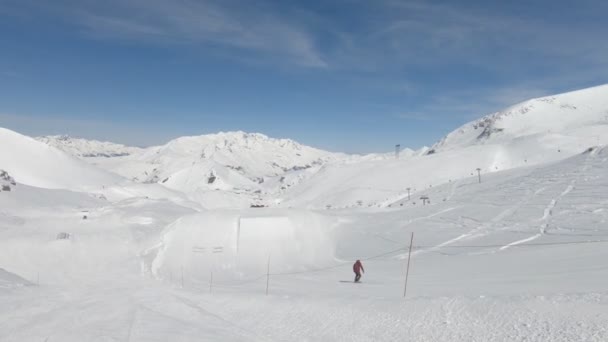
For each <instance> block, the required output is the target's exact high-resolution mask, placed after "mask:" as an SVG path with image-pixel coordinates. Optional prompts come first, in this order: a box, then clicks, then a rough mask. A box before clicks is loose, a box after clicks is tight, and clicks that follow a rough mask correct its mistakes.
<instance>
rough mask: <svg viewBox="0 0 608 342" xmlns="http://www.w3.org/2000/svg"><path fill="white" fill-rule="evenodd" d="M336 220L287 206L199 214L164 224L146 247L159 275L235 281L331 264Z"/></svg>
mask: <svg viewBox="0 0 608 342" xmlns="http://www.w3.org/2000/svg"><path fill="white" fill-rule="evenodd" d="M335 222H336V220H335V218H332V217H328V216H324V215H321V214H319V213H315V212H310V211H302V210H291V209H289V210H287V209H251V210H247V211H213V212H203V213H198V214H194V215H190V216H185V217H182V218H180V219H178V220H177V221H176V222H174V223H172V224H171V225H169V226H168V227H167V228H165V230H164V232H163V234H162V235H161V241H160V243H159V244H158V245H157V246H155V247H154V248H152V249H151V250H150V251H148V254H149V255H151V257H150V258H149V260H151V264H150V271H151V272H152V274H153V275H154V276H155V277H157V278H160V279H169V278H174V279H177V277H178V276H180V274H181V272H182V271H183V272H184V274H185V275H186V277H188V278H194V279H201V280H202V279H208V278H209V277H210V274H211V272H213V277H214V279H216V280H219V281H221V280H222V279H224V280H235V279H243V278H247V277H254V276H258V275H263V274H265V273H266V269H267V263H268V258H269V257H270V265H271V266H270V267H271V273H281V272H292V271H304V270H307V269H311V268H314V267H319V266H326V265H328V264H331V263H333V262H334V260H335V259H334V247H335V243H334V239H333V233H332V232H333V229H332V228H333V226H334V224H335Z"/></svg>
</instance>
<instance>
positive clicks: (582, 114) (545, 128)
mask: <svg viewBox="0 0 608 342" xmlns="http://www.w3.org/2000/svg"><path fill="white" fill-rule="evenodd" d="M607 126H608V85H602V86H597V87H593V88H588V89H583V90H578V91H573V92H569V93H565V94H560V95H554V96H547V97H542V98H537V99H532V100H528V101H525V102H522V103H519V104H516V105H514V106H511V107H509V108H507V109H505V110H503V111H500V112H497V113H493V114H490V115H488V116H485V117H483V118H481V119H479V120H475V121H473V122H469V123H467V124H465V125H463V126H462V127H460V128H458V129H456V130H455V131H453V132H452V133H450V134H448V135H447V136H446V137H444V138H443V139H442V140H441V141H439V142H438V143H437V144H435V145H434V146H433V147H432V148H433V149H434V150H435V151H436V152H440V151H445V150H450V149H455V148H463V147H467V146H471V145H481V144H507V145H515V144H517V143H518V141H520V140H522V139H527V140H530V141H533V142H535V143H536V144H539V145H552V146H553V148H554V149H555V150H557V149H561V150H563V151H565V152H572V151H579V150H580V148H581V147H582V146H586V145H599V144H601V143H603V144H605V143H606V142H607V141H608V136H607V135H606V127H607ZM532 147H533V146H532Z"/></svg>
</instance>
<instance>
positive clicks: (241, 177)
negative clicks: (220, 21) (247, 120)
mask: <svg viewBox="0 0 608 342" xmlns="http://www.w3.org/2000/svg"><path fill="white" fill-rule="evenodd" d="M606 113H608V86H600V87H594V88H590V89H583V90H580V91H576V92H571V93H567V94H561V95H555V96H549V97H545V98H540V99H534V100H530V101H525V102H523V103H521V104H518V105H515V106H512V107H509V108H507V109H505V110H504V111H500V112H498V113H494V114H491V115H489V116H486V117H483V118H481V119H479V120H475V121H472V122H471V123H468V124H465V125H463V126H462V127H460V128H458V129H456V130H455V131H453V132H451V133H449V134H447V135H446V137H445V138H444V139H441V140H440V141H439V142H437V143H436V144H434V145H433V146H431V147H427V148H421V149H419V150H417V151H412V150H408V149H401V150H400V154H399V159H396V158H395V154H394V152H391V153H386V154H374V155H366V156H360V155H346V154H339V153H330V152H325V151H321V150H317V149H313V148H308V147H306V146H304V145H300V144H298V143H296V142H293V141H291V140H285V139H273V138H269V137H266V136H263V135H259V134H249V133H243V132H231V133H219V134H214V135H210V136H199V137H185V138H178V139H175V140H174V141H172V142H170V143H168V144H166V145H163V146H156V147H149V148H129V147H127V146H122V145H118V144H112V143H102V142H99V141H88V140H84V139H77V138H68V137H55V138H53V137H48V138H41V139H40V140H36V139H32V138H29V137H26V136H24V135H21V134H19V133H16V132H13V131H10V130H8V129H0V170H2V171H0V186H9V187H10V188H11V189H10V191H0V341H28V342H29V341H48V342H52V341H65V342H72V341H78V342H80V341H131V342H133V341H402V340H412V341H425V342H426V341H429V342H430V341H555V342H561V341H563V342H566V341H568V342H569V341H593V342H596V341H597V342H603V341H608V329H607V328H606V327H608V290H607V288H606V284H607V283H608V263H607V260H608V147H606V144H607V143H608V119H607V118H608V116H607V114H606ZM70 141H73V143H70ZM49 145H51V146H49ZM431 150H433V151H434V153H429V152H430V151H431ZM211 176H213V177H214V179H213V182H210V178H211ZM422 197H424V198H426V199H428V201H427V200H424V202H425V203H424V205H423V202H422V201H423V200H422V199H421V198H422ZM252 206H259V207H252ZM85 216H86V220H85V219H83V218H84V217H85ZM412 237H413V243H411V241H412ZM410 247H411V249H410ZM355 260H361V262H362V263H363V265H364V268H365V273H364V274H362V278H361V283H359V284H357V285H352V282H353V279H354V274H353V264H354V262H355ZM406 279H407V288H406V287H405V285H406ZM404 292H405V296H404Z"/></svg>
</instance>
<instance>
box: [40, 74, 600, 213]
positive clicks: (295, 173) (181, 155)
mask: <svg viewBox="0 0 608 342" xmlns="http://www.w3.org/2000/svg"><path fill="white" fill-rule="evenodd" d="M40 139H41V140H42V141H45V142H46V143H47V144H50V145H53V146H57V147H58V148H60V149H63V150H64V151H66V152H68V153H70V154H72V155H75V156H79V157H82V158H83V159H85V160H86V161H87V162H89V163H92V164H94V165H96V166H98V167H100V168H102V169H105V170H108V171H111V172H113V173H116V174H119V175H122V176H124V177H126V178H128V179H130V180H133V181H135V182H139V183H159V184H161V185H163V186H164V187H167V188H169V189H172V190H175V191H178V192H181V193H185V194H187V196H188V198H190V199H191V200H193V201H195V202H198V203H201V204H202V205H203V206H205V207H208V208H218V207H247V206H250V205H256V204H259V205H265V206H276V205H279V206H296V207H302V206H304V207H314V208H329V207H331V208H343V207H349V206H365V207H368V206H384V205H388V204H390V203H393V202H395V201H397V200H399V199H402V198H404V196H407V193H408V190H407V189H408V188H409V192H410V195H411V193H417V192H424V191H425V189H428V188H429V187H432V186H437V185H440V184H443V183H449V182H455V183H457V182H459V181H461V180H463V179H466V178H468V177H471V176H476V175H477V169H478V168H479V171H480V173H482V174H487V173H490V172H496V171H503V170H508V169H512V168H517V167H524V166H531V165H537V164H542V163H547V162H553V161H557V160H562V159H565V158H567V157H570V156H572V155H575V154H578V153H580V152H581V151H584V150H585V149H586V148H588V147H590V146H595V145H602V144H606V143H608V85H603V86H598V87H593V88H588V89H583V90H579V91H574V92H570V93H565V94H560V95H555V96H548V97H543V98H538V99H532V100H529V101H525V102H522V103H520V104H517V105H514V106H511V107H509V108H507V109H505V110H503V111H500V112H497V113H493V114H490V115H488V116H485V117H483V118H481V119H479V120H475V121H472V122H470V123H467V124H465V125H463V126H462V127H460V128H458V129H456V130H454V131H453V132H451V133H449V134H448V135H446V136H445V137H444V138H443V139H441V140H440V141H439V142H437V143H436V144H434V145H433V146H432V147H431V148H422V149H420V150H418V151H413V150H411V149H407V148H406V149H403V150H402V151H401V155H400V159H399V160H395V158H394V153H386V154H370V155H366V156H357V155H345V154H339V153H331V152H327V151H322V150H319V149H315V148H312V147H308V146H304V145H301V144H299V143H297V142H295V141H293V140H289V139H273V138H269V137H267V136H265V135H263V134H257V133H245V132H240V131H239V132H221V133H217V134H209V135H201V136H190V137H181V138H177V139H175V140H172V141H170V142H168V143H167V144H165V145H162V146H155V147H150V148H146V149H139V148H131V147H125V146H123V145H117V144H112V143H102V142H98V141H87V140H84V139H72V138H67V137H63V136H59V137H45V138H40Z"/></svg>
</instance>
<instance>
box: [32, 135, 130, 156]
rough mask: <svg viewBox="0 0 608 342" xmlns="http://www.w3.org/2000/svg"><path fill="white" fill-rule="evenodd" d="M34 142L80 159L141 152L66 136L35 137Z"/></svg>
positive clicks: (105, 142) (126, 147) (104, 142)
mask: <svg viewBox="0 0 608 342" xmlns="http://www.w3.org/2000/svg"><path fill="white" fill-rule="evenodd" d="M36 140H38V141H41V142H43V143H45V144H47V145H50V146H53V147H56V148H58V149H60V150H62V151H64V152H67V153H69V154H71V155H73V156H76V157H81V158H96V157H101V158H111V157H123V156H128V155H131V154H136V153H140V152H141V151H142V149H141V148H138V147H130V146H125V145H121V144H115V143H111V142H107V141H97V140H87V139H82V138H73V137H70V136H68V135H47V136H42V137H37V138H36Z"/></svg>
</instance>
